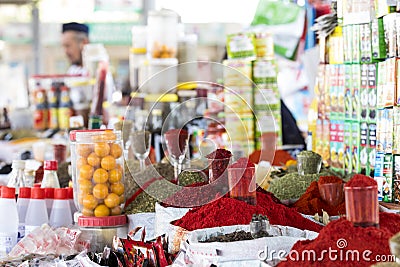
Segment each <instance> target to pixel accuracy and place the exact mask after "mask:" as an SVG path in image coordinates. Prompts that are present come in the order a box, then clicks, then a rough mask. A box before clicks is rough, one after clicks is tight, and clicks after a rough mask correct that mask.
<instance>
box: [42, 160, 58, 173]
mask: <svg viewBox="0 0 400 267" xmlns="http://www.w3.org/2000/svg"><path fill="white" fill-rule="evenodd" d="M43 168H44V169H45V170H48V171H56V170H57V169H58V163H57V161H56V160H46V161H45V162H44V167H43Z"/></svg>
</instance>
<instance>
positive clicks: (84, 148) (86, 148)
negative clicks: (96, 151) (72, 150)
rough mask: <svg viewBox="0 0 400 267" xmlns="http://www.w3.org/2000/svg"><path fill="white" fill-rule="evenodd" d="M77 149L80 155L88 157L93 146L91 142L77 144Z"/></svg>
mask: <svg viewBox="0 0 400 267" xmlns="http://www.w3.org/2000/svg"><path fill="white" fill-rule="evenodd" d="M76 151H77V152H78V155H80V156H82V157H84V158H86V157H87V156H89V154H90V153H91V152H92V151H93V146H92V145H90V144H77V145H76Z"/></svg>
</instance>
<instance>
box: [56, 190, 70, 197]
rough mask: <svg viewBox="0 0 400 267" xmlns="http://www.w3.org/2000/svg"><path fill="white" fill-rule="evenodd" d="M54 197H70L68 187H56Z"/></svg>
mask: <svg viewBox="0 0 400 267" xmlns="http://www.w3.org/2000/svg"><path fill="white" fill-rule="evenodd" d="M54 199H68V191H67V189H66V188H56V189H54Z"/></svg>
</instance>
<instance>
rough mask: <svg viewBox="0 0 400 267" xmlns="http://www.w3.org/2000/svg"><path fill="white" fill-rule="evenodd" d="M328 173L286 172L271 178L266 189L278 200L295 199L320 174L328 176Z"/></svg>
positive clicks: (316, 179)
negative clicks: (303, 173)
mask: <svg viewBox="0 0 400 267" xmlns="http://www.w3.org/2000/svg"><path fill="white" fill-rule="evenodd" d="M328 175H330V174H329V173H325V172H322V173H319V174H306V175H300V174H298V173H297V172H292V173H288V174H286V175H285V176H282V177H280V178H276V179H273V180H272V181H271V183H270V186H269V188H268V191H269V192H271V193H272V194H274V195H275V196H276V197H277V198H279V199H280V200H288V199H297V198H299V197H301V196H302V195H303V194H304V193H305V192H306V190H307V188H308V187H309V186H310V184H311V183H312V182H314V181H318V179H319V177H321V176H328Z"/></svg>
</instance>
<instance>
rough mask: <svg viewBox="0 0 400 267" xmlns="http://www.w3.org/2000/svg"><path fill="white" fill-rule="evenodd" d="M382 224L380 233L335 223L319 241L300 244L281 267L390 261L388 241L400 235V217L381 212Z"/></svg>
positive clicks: (349, 224)
mask: <svg viewBox="0 0 400 267" xmlns="http://www.w3.org/2000/svg"><path fill="white" fill-rule="evenodd" d="M379 221H380V228H379V229H378V228H374V227H367V228H362V227H354V226H353V225H352V223H351V222H350V221H348V220H346V219H344V218H342V219H339V220H337V221H333V222H331V223H329V224H328V225H327V226H326V227H325V228H324V229H322V230H321V232H320V233H319V235H318V237H317V238H316V239H314V240H305V241H298V242H297V243H296V244H295V245H294V246H293V248H292V251H291V252H290V253H289V254H288V256H287V257H286V261H282V262H281V263H280V264H279V265H278V266H279V267H285V266H329V267H334V266H340V267H341V266H370V265H371V264H373V263H374V261H375V260H376V259H378V258H377V256H378V257H379V260H381V261H383V259H384V257H386V260H388V255H391V253H390V249H389V239H390V238H391V237H392V236H393V235H394V234H396V233H397V232H399V231H400V216H399V215H396V214H392V213H384V212H382V213H380V214H379ZM329 251H331V255H330V254H329ZM363 255H364V256H363ZM382 256H383V257H382ZM368 260H369V261H368Z"/></svg>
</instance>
